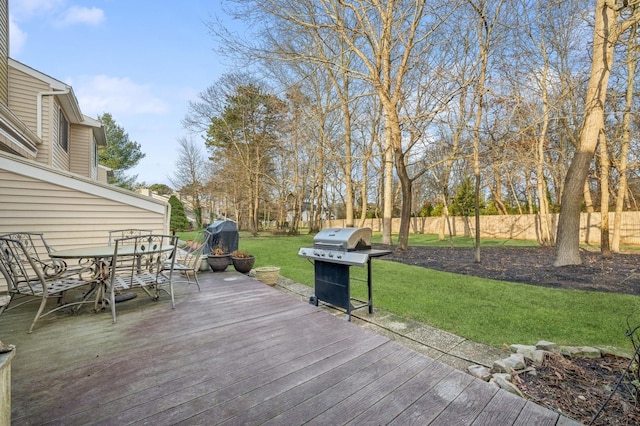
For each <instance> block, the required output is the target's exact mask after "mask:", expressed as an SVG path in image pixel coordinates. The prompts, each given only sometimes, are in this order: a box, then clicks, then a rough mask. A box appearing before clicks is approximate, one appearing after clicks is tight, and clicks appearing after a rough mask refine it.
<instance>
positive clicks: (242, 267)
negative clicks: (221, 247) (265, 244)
mask: <svg viewBox="0 0 640 426" xmlns="http://www.w3.org/2000/svg"><path fill="white" fill-rule="evenodd" d="M255 261H256V258H255V256H249V257H232V258H231V262H233V267H234V268H236V271H238V272H240V273H241V274H248V273H249V272H251V268H253V264H254V263H255Z"/></svg>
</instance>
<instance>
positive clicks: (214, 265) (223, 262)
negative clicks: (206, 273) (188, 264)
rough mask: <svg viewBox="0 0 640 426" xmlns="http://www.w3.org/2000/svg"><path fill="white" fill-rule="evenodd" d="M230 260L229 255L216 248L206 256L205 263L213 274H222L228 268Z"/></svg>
mask: <svg viewBox="0 0 640 426" xmlns="http://www.w3.org/2000/svg"><path fill="white" fill-rule="evenodd" d="M230 258H231V254H230V253H225V252H224V250H222V249H221V248H219V247H218V248H216V249H214V250H213V251H212V252H211V253H210V254H208V255H207V263H208V264H209V267H210V268H211V270H212V271H213V272H223V271H224V270H226V269H227V267H228V266H229V259H230Z"/></svg>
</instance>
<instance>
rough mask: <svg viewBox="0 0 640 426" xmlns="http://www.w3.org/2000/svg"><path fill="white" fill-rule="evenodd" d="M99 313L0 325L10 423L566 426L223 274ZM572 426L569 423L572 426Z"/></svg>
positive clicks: (20, 318) (8, 315)
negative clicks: (6, 348)
mask: <svg viewBox="0 0 640 426" xmlns="http://www.w3.org/2000/svg"><path fill="white" fill-rule="evenodd" d="M200 282H201V287H202V291H200V292H198V291H197V288H196V287H195V286H193V285H191V286H187V285H185V284H177V285H176V309H175V310H172V309H171V304H170V302H169V300H168V298H166V297H164V298H162V297H161V299H160V300H159V301H157V302H154V301H151V300H150V299H149V298H148V297H146V295H144V294H143V293H141V294H139V295H138V297H137V298H136V299H133V300H130V301H127V302H122V303H119V304H118V305H117V314H118V317H117V318H118V321H117V323H116V324H112V323H111V315H110V312H108V311H106V312H100V313H95V312H93V311H92V310H91V309H90V307H89V306H87V307H86V309H83V310H81V312H79V313H78V314H77V315H68V314H67V313H65V312H57V313H55V314H52V315H50V316H48V317H45V318H44V319H42V320H41V321H39V322H38V323H37V324H36V327H35V329H34V332H33V333H32V334H27V333H26V331H27V330H28V328H29V324H30V322H31V320H32V318H33V315H34V314H35V309H36V308H37V305H36V304H31V305H30V306H29V305H26V306H23V307H20V308H18V309H16V310H15V311H9V312H5V313H4V314H3V315H2V316H0V340H2V341H4V342H7V343H12V344H15V345H16V355H15V357H14V359H13V364H12V373H11V374H12V424H13V425H26V424H43V423H50V424H64V425H85V424H153V425H169V424H207V425H209V424H228V425H238V424H242V425H258V424H273V425H282V424H287V425H289V424H291V425H295V424H302V423H310V424H347V423H349V424H353V425H363V424H367V425H368V424H376V425H377V424H401V425H406V424H420V425H425V424H433V425H436V424H438V425H439V424H442V425H446V424H462V425H465V424H476V425H516V424H549V425H555V424H557V423H558V422H559V421H560V422H561V423H562V424H572V422H571V421H570V420H569V419H566V418H564V417H560V416H559V415H558V414H557V413H554V412H552V411H550V410H547V409H545V408H543V407H540V406H538V405H536V404H534V403H532V402H528V401H525V400H524V399H522V398H518V397H516V396H513V395H511V394H508V393H506V392H505V391H503V390H498V389H497V388H495V387H493V386H491V385H489V384H487V383H485V382H482V381H480V380H479V379H475V378H473V377H471V376H470V375H468V374H466V373H464V372H462V371H459V370H456V369H454V368H453V367H450V366H448V365H446V364H443V363H441V362H439V361H434V360H433V359H431V358H429V357H427V356H425V355H423V354H420V353H417V352H415V351H413V350H411V349H408V348H406V347H404V346H402V345H400V344H399V343H397V342H394V341H391V340H389V339H388V338H387V337H384V336H381V335H378V334H375V333H373V332H371V331H368V330H364V329H363V328H361V327H359V326H357V325H355V324H352V323H350V322H347V321H345V320H344V316H333V315H331V314H329V313H327V312H325V311H324V310H322V309H321V308H318V307H315V306H312V305H309V304H308V303H304V302H300V301H299V300H297V299H295V298H293V297H291V296H289V295H288V294H285V293H283V292H281V291H279V290H277V289H274V288H271V287H269V286H266V285H264V284H262V283H260V282H258V281H255V280H253V279H251V278H249V277H247V276H244V275H240V274H237V273H235V272H234V271H229V272H224V273H205V274H202V275H201V278H200ZM574 424H575V423H574Z"/></svg>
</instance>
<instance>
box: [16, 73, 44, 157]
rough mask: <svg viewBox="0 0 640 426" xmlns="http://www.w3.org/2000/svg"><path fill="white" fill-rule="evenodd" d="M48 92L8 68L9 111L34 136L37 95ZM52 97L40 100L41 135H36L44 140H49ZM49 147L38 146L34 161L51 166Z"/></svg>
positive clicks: (29, 77) (35, 80)
mask: <svg viewBox="0 0 640 426" xmlns="http://www.w3.org/2000/svg"><path fill="white" fill-rule="evenodd" d="M47 90H49V86H48V85H47V84H46V83H44V82H42V81H40V80H37V79H35V78H33V77H31V76H29V75H27V74H25V73H24V72H22V71H20V70H17V69H15V68H12V67H9V109H10V110H11V112H13V114H15V116H16V117H18V119H20V121H22V122H23V123H24V124H25V125H26V126H27V127H28V128H29V129H30V130H31V131H32V132H33V133H34V134H37V128H38V126H37V121H38V116H37V103H38V102H37V99H38V93H39V92H44V91H47ZM51 98H52V96H44V97H43V99H42V101H43V102H42V103H43V107H42V110H43V111H42V134H41V135H38V136H40V138H41V139H42V140H43V141H44V140H50V139H48V138H49V134H50V130H49V126H50V123H51V117H50V112H51V108H50V107H49V105H50V102H52V99H51ZM51 158H52V155H51V149H50V145H49V144H47V143H43V144H40V145H38V154H37V157H36V161H39V162H41V163H43V164H47V165H51V164H52V160H51Z"/></svg>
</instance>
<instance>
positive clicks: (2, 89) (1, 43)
mask: <svg viewBox="0 0 640 426" xmlns="http://www.w3.org/2000/svg"><path fill="white" fill-rule="evenodd" d="M8 3H9V2H8V1H6V0H3V1H0V102H2V103H3V104H5V105H8V104H9V88H8V84H7V82H8V81H9V74H8V69H9V62H8V61H9V4H8Z"/></svg>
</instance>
